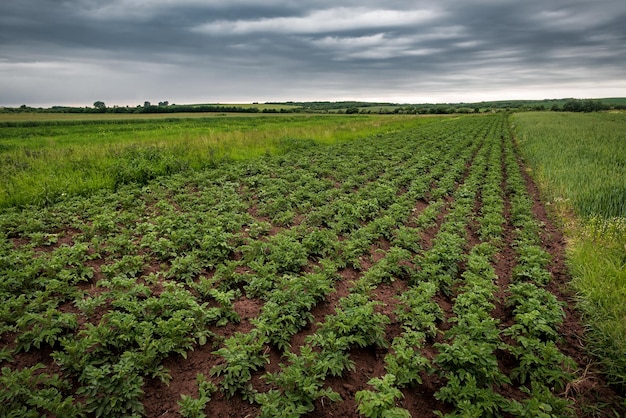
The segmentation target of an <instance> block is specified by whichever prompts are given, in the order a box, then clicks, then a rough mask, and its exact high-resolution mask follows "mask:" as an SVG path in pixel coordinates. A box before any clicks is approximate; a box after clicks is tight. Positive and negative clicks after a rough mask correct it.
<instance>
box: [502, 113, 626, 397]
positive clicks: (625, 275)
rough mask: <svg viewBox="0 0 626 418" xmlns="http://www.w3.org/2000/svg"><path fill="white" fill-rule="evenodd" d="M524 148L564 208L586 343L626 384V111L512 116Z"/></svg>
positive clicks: (616, 380) (613, 378)
mask: <svg viewBox="0 0 626 418" xmlns="http://www.w3.org/2000/svg"><path fill="white" fill-rule="evenodd" d="M512 121H513V123H514V125H515V132H516V136H517V139H518V144H519V146H520V149H521V151H522V154H523V156H524V158H525V160H526V161H527V163H528V164H529V165H530V168H531V169H532V171H533V175H534V177H535V179H536V180H537V182H538V184H539V186H540V188H541V190H542V193H543V194H544V196H545V197H546V199H547V201H548V203H550V204H551V205H552V206H553V207H554V208H556V211H555V212H556V213H557V214H559V215H560V216H561V219H562V220H563V225H564V229H565V233H566V235H567V238H568V242H569V245H568V254H567V257H568V264H569V267H570V271H571V273H572V276H573V281H572V286H573V288H574V289H575V290H576V292H577V294H578V307H579V309H580V310H581V312H582V313H583V315H584V320H585V322H586V325H587V327H588V332H587V348H588V350H589V351H590V352H591V353H592V354H593V355H594V356H595V358H596V359H597V360H598V362H599V363H600V364H601V365H602V368H603V370H604V372H605V373H606V376H607V378H608V380H609V382H610V383H612V384H615V385H617V386H619V387H621V390H622V391H623V390H624V389H626V209H625V206H624V205H625V204H626V114H624V113H593V114H580V113H579V114H571V113H554V112H550V113H520V114H516V115H513V116H512Z"/></svg>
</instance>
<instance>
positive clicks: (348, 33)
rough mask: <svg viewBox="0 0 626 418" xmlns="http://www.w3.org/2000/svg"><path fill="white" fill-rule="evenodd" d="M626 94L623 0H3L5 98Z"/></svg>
mask: <svg viewBox="0 0 626 418" xmlns="http://www.w3.org/2000/svg"><path fill="white" fill-rule="evenodd" d="M624 96H626V2H625V1H624V0H616V1H613V0H593V1H589V0H585V1H579V0H571V1H568V0H524V1H519V0H438V1H421V0H415V1H395V0H387V1H374V0H358V1H354V0H348V1H327V0H313V1H295V0H294V1H289V0H219V1H217V0H14V1H10V0H6V1H2V2H1V3H0V106H3V105H4V106H19V105H21V104H27V105H29V106H50V105H57V104H59V105H61V104H63V105H66V104H67V105H78V106H91V105H92V104H93V102H94V101H96V100H102V101H104V102H105V103H106V104H107V105H114V104H117V105H137V104H143V102H144V101H146V100H147V101H151V102H153V103H156V102H159V101H165V100H168V101H169V102H170V103H211V102H220V103H228V102H230V103H234V102H253V101H259V102H265V101H286V100H294V101H300V100H302V101H305V100H306V101H308V100H330V101H335V100H368V101H389V102H397V103H426V102H428V103H435V102H437V103H440V102H473V101H481V100H505V99H544V98H563V97H576V98H599V97H624Z"/></svg>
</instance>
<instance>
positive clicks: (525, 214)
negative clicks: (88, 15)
mask: <svg viewBox="0 0 626 418" xmlns="http://www.w3.org/2000/svg"><path fill="white" fill-rule="evenodd" d="M569 279H570V278H569V276H568V273H567V268H566V266H565V261H564V242H563V237H562V235H561V233H560V232H559V230H558V229H557V228H555V227H554V226H553V224H552V223H551V221H550V219H549V217H548V216H547V213H546V210H545V208H544V207H543V206H542V204H541V203H540V201H539V198H538V192H537V190H536V188H535V186H534V184H533V183H532V181H531V180H530V178H529V177H528V175H527V173H526V171H525V164H524V161H523V158H522V156H521V155H520V153H519V150H518V149H517V147H516V142H515V138H514V137H513V133H512V131H511V130H510V123H509V119H508V116H507V115H506V114H494V115H479V116H463V117H458V118H441V119H439V120H436V121H431V122H430V123H424V124H417V123H416V124H415V126H414V127H407V126H404V127H403V128H402V129H395V130H391V131H390V132H379V133H376V134H374V135H370V136H367V135H363V137H362V138H359V139H351V140H349V141H343V142H339V143H336V144H319V143H316V142H314V141H301V142H299V141H298V140H297V139H293V140H292V142H291V144H290V150H289V151H288V152H285V153H283V154H282V155H270V154H268V155H265V156H259V157H257V158H252V159H247V160H242V161H223V162H220V163H218V164H215V165H214V166H212V167H207V168H203V169H198V170H191V171H186V172H182V173H174V174H171V175H166V176H157V177H156V178H154V179H150V180H149V181H147V182H145V184H136V183H132V182H129V183H128V184H120V185H119V186H118V187H117V188H116V190H114V191H111V190H100V191H96V192H94V193H92V194H91V195H89V196H82V197H81V196H75V197H72V196H69V197H67V198H66V199H63V200H61V201H60V202H58V203H52V204H48V205H45V206H42V205H39V206H37V207H34V206H33V207H25V208H19V209H18V208H5V209H3V210H2V212H0V302H1V303H0V367H1V374H0V401H1V402H0V416H6V417H31V416H32V417H37V416H56V417H73V416H87V417H92V416H96V417H122V416H148V417H176V416H183V417H201V416H209V417H256V416H260V417H298V416H304V417H352V416H355V417H356V416H364V417H409V416H413V417H436V416H446V417H453V416H463V417H564V416H614V415H610V414H611V413H612V412H611V411H613V412H614V409H615V408H617V410H618V411H619V408H620V403H621V401H619V400H617V401H616V398H617V397H618V395H617V394H616V392H615V391H614V389H612V388H610V387H608V386H607V385H606V383H605V382H604V381H603V379H602V377H601V375H600V374H599V373H597V372H596V371H594V368H593V365H592V361H591V360H590V358H589V357H588V356H587V354H586V352H585V350H584V347H583V342H582V341H583V335H584V327H583V326H582V325H581V323H580V318H579V315H578V313H577V312H576V310H575V309H574V303H573V297H572V294H571V293H570V290H569V288H568V287H567V283H568V281H569Z"/></svg>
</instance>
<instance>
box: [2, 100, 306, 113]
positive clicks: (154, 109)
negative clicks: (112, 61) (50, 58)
mask: <svg viewBox="0 0 626 418" xmlns="http://www.w3.org/2000/svg"><path fill="white" fill-rule="evenodd" d="M298 111H300V109H297V108H293V109H292V108H281V109H275V108H266V109H259V108H258V107H255V106H236V105H233V106H229V105H209V104H207V105H203V104H200V105H176V104H172V105H170V104H169V102H168V101H163V102H159V104H158V105H153V104H151V103H150V102H144V104H143V106H142V105H138V106H135V107H133V106H111V107H108V106H107V105H106V104H105V103H104V102H103V101H96V102H94V103H93V107H74V106H52V107H50V108H34V107H29V106H26V105H22V106H20V107H17V108H11V107H4V108H0V112H3V113H20V112H34V113H87V114H89V113H122V114H140V113H202V112H213V113H294V112H298Z"/></svg>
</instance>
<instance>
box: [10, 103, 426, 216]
mask: <svg viewBox="0 0 626 418" xmlns="http://www.w3.org/2000/svg"><path fill="white" fill-rule="evenodd" d="M433 120H434V119H433V118H415V117H407V116H404V117H401V116H395V117H388V116H387V117H383V116H303V115H297V116H272V117H268V116H256V117H250V116H247V117H232V116H229V117H210V118H171V117H168V118H163V117H161V118H150V119H137V120H119V119H114V120H89V121H78V120H70V121H68V120H65V121H64V120H52V121H20V122H15V121H5V122H2V121H0V208H2V207H12V206H25V205H29V204H35V205H43V204H48V203H52V202H55V201H58V200H60V199H63V198H64V197H65V196H69V195H86V194H90V193H92V192H94V191H96V190H99V189H115V188H116V187H118V186H119V185H120V184H125V183H131V182H138V183H145V182H147V181H149V180H151V179H153V178H155V177H158V176H161V175H168V174H172V173H177V172H183V171H185V170H197V169H202V168H204V167H210V166H214V165H215V164H218V163H220V162H221V161H224V160H241V159H247V158H254V157H256V156H260V155H263V154H278V153H282V152H286V151H288V150H289V149H292V148H293V147H297V146H302V145H303V144H309V145H310V144H324V143H333V142H338V141H346V140H350V139H354V138H357V137H362V136H368V135H375V134H377V133H383V132H388V131H391V130H395V129H400V128H402V127H406V126H409V125H415V124H419V123H426V122H428V121H433Z"/></svg>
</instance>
